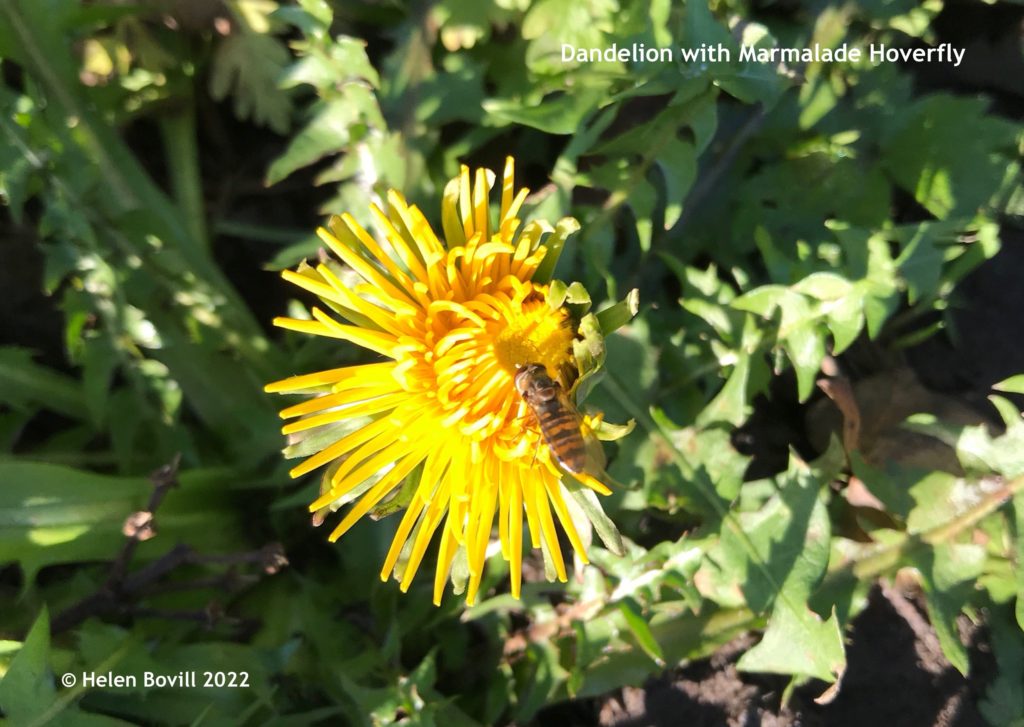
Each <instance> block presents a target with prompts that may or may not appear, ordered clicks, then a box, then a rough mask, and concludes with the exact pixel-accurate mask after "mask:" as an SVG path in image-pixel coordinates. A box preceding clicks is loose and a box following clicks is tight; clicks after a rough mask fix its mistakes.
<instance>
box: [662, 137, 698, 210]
mask: <svg viewBox="0 0 1024 727" xmlns="http://www.w3.org/2000/svg"><path fill="white" fill-rule="evenodd" d="M655 163H656V164H657V165H658V168H659V169H661V173H662V174H663V175H664V176H665V229H666V230H668V229H671V228H672V226H673V225H675V223H676V222H677V221H678V220H679V216H680V215H681V214H682V213H683V202H684V201H685V200H686V195H687V194H689V192H690V187H692V186H693V182H694V180H695V179H696V178H697V150H696V149H695V148H694V146H693V144H692V143H690V142H688V141H683V140H682V139H672V140H671V141H669V142H668V143H667V144H665V145H664V146H662V147H661V149H659V150H658V156H657V158H656V159H655Z"/></svg>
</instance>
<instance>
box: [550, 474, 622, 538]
mask: <svg viewBox="0 0 1024 727" xmlns="http://www.w3.org/2000/svg"><path fill="white" fill-rule="evenodd" d="M562 482H563V483H565V486H566V489H567V490H569V494H570V495H571V496H572V499H573V500H574V501H575V503H576V504H577V505H579V507H580V509H581V510H582V511H583V513H584V515H586V517H587V519H588V520H589V521H590V523H591V524H592V525H593V526H594V530H596V531H597V536H598V537H599V538H601V542H602V543H604V547H606V548H608V550H610V551H611V552H612V553H614V554H615V555H624V554H625V552H626V549H625V547H624V546H623V544H622V535H621V534H620V533H619V529H618V528H616V527H615V523H613V522H612V521H611V519H610V518H609V517H608V516H607V515H606V514H605V512H604V509H603V508H602V507H601V503H600V502H599V501H598V499H597V495H596V494H595V493H594V491H593V490H591V489H590V488H589V487H586V486H584V485H582V484H580V483H579V482H578V481H577V480H576V479H575V478H573V477H566V478H563V480H562Z"/></svg>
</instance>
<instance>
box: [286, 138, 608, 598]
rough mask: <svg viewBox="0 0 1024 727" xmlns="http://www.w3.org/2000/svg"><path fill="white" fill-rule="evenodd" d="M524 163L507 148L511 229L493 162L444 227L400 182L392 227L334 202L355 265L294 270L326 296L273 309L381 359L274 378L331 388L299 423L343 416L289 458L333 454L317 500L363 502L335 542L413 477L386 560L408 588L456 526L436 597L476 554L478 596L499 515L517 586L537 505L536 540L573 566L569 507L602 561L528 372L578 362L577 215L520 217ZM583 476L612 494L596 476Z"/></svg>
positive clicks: (458, 194) (459, 193) (318, 391)
mask: <svg viewBox="0 0 1024 727" xmlns="http://www.w3.org/2000/svg"><path fill="white" fill-rule="evenodd" d="M513 173H514V163H513V160H512V159H511V158H509V159H507V160H506V163H505V169H504V174H503V177H502V182H501V207H500V215H499V219H498V223H497V226H496V227H495V226H492V224H491V214H490V209H489V205H488V199H489V196H490V190H491V187H492V185H493V184H494V181H495V175H494V174H493V173H492V172H490V171H489V170H483V169H480V170H477V171H476V172H475V174H473V175H471V174H470V170H469V169H468V168H467V167H463V168H462V171H461V175H460V176H459V177H457V178H455V179H453V180H451V182H449V184H448V185H447V187H446V188H445V192H444V198H443V202H442V222H443V228H444V240H443V241H442V239H440V238H439V237H438V236H437V235H436V234H435V233H434V231H433V230H432V229H431V226H430V224H429V223H428V222H427V220H426V218H425V217H424V215H423V214H422V212H420V210H419V209H418V208H417V207H416V206H414V205H409V204H407V203H406V201H405V199H404V198H403V197H402V196H401V195H400V194H398V193H396V192H394V191H392V192H390V193H389V194H388V196H387V205H386V206H387V212H384V211H382V210H381V209H379V208H377V207H376V206H373V207H371V212H372V215H373V218H374V221H375V228H376V229H377V230H378V232H379V233H380V238H379V239H375V238H374V237H373V236H371V235H370V234H369V233H367V231H366V230H364V229H363V228H362V227H361V226H360V225H359V224H358V223H357V222H356V221H355V220H354V219H353V218H352V216H351V215H348V214H343V215H341V216H340V217H333V218H332V219H331V220H330V222H329V224H328V229H322V228H321V229H320V230H319V231H318V234H319V236H320V238H321V240H322V241H323V242H324V243H325V244H326V246H327V247H328V248H329V249H330V251H331V252H332V253H333V254H334V255H335V256H337V258H338V259H339V260H340V261H341V263H343V264H344V266H340V265H338V264H337V263H336V262H334V261H329V260H328V261H324V262H321V263H320V264H318V265H316V267H310V266H306V265H304V266H302V267H300V269H299V270H298V271H285V272H284V273H283V275H284V277H285V279H287V280H288V281H290V282H292V283H294V284H296V285H298V286H299V287H301V288H304V289H305V290H307V291H309V292H311V293H313V294H314V295H316V296H318V297H319V298H320V299H321V300H322V301H323V303H324V304H325V307H324V308H320V307H314V308H312V310H311V314H312V317H311V318H310V319H308V320H303V319H297V318H278V319H275V321H274V323H275V324H276V325H278V326H281V327H283V328H287V329H291V330H293V331H299V332H302V333H310V334H314V335H319V336H327V337H331V338H337V339H342V340H344V341H348V342H350V343H354V344H356V345H357V346H361V347H363V348H365V349H367V350H369V351H371V352H373V353H374V354H376V355H377V356H379V357H380V359H381V360H380V361H379V362H377V363H368V364H364V365H358V366H347V367H344V368H337V369H332V370H329V371H321V372H317V373H312V374H306V375H302V376H293V377H291V378H288V379H284V380H283V381H278V382H275V383H272V384H269V385H268V386H267V387H266V390H267V391H268V392H274V393H287V394H296V393H299V394H315V396H313V397H312V398H309V399H307V400H305V401H303V402H302V403H299V404H296V405H294V406H290V407H288V408H286V409H284V410H283V411H282V412H281V416H282V418H284V419H291V420H293V421H291V422H290V423H288V424H287V425H286V426H284V428H283V430H282V431H283V432H284V433H285V434H288V435H305V436H311V433H312V432H313V431H318V432H331V433H333V432H336V431H341V432H343V434H341V435H336V436H335V435H334V434H330V435H328V437H327V438H326V441H325V438H324V437H323V436H320V437H319V438H318V439H317V443H316V444H315V445H314V447H313V448H312V449H313V452H314V453H312V456H310V457H308V459H306V460H305V461H303V462H302V463H301V464H300V465H298V466H297V467H295V468H294V469H292V470H291V476H292V477H299V476H302V475H304V474H306V473H308V472H311V471H313V470H314V469H317V468H319V467H323V466H328V469H327V474H326V475H325V476H324V484H323V486H322V496H321V497H320V498H319V499H317V500H316V501H315V502H313V503H312V504H311V505H310V510H311V511H313V512H316V511H319V510H321V509H322V508H326V507H331V508H336V507H340V506H341V505H344V504H349V503H351V507H350V509H349V510H348V512H347V513H346V514H345V516H344V518H343V519H342V520H341V523H340V524H339V525H338V526H337V527H336V528H335V529H334V531H333V532H332V533H331V535H330V540H331V541H334V540H337V539H338V538H340V537H341V536H342V535H343V534H344V533H345V532H346V531H348V530H349V529H350V528H351V527H352V526H353V525H354V524H355V523H356V522H357V521H358V520H359V519H360V518H362V517H363V516H365V515H367V514H368V513H375V512H377V509H378V508H381V507H382V503H384V504H386V503H387V502H388V501H389V499H395V498H397V497H398V496H399V495H400V494H402V493H407V496H406V497H405V498H403V499H406V500H407V503H404V502H403V503H402V504H405V512H404V515H403V516H402V518H401V521H400V522H399V524H398V529H397V532H396V534H395V537H394V541H393V543H392V545H391V548H390V551H389V552H388V554H387V557H386V558H385V560H384V566H383V569H382V570H381V579H382V580H385V581H386V580H388V578H390V577H391V576H392V574H393V573H394V574H396V576H397V577H398V578H399V579H400V583H401V586H400V587H401V589H402V591H406V590H407V589H408V588H409V585H410V583H411V581H412V579H413V576H414V574H415V573H416V570H417V568H418V567H419V565H420V563H421V561H422V559H423V557H424V554H425V552H426V550H427V547H428V545H429V544H430V542H431V540H432V539H433V538H434V536H435V533H436V532H437V531H438V529H440V531H441V532H440V536H439V538H440V543H439V548H438V556H437V569H436V574H435V579H434V602H435V603H440V598H441V595H442V593H443V591H444V586H445V582H446V580H447V579H448V577H449V573H450V571H451V569H452V564H453V562H454V561H455V559H456V556H457V555H458V554H460V553H462V554H463V555H462V557H463V558H464V561H463V564H464V566H465V568H466V569H467V570H468V585H467V587H466V598H467V602H468V603H470V604H472V603H473V602H474V601H475V599H476V595H477V591H478V590H479V586H480V581H481V577H482V575H483V570H484V562H485V560H486V556H487V552H488V545H489V544H490V542H491V537H492V530H493V525H494V520H495V518H497V521H498V535H499V537H498V541H499V542H500V549H501V555H502V556H503V557H504V559H505V560H506V561H508V563H509V571H510V576H511V590H512V594H513V595H514V596H515V597H517V598H518V596H519V590H520V582H521V576H522V540H523V516H524V514H525V517H526V521H527V528H528V536H529V539H530V542H531V544H532V546H533V547H534V548H538V547H541V548H543V550H544V552H545V554H546V556H547V557H548V558H549V562H550V563H551V565H553V569H554V572H555V574H556V575H557V577H558V578H559V580H562V581H565V580H566V570H565V561H564V558H563V556H562V552H561V549H560V547H559V543H558V535H557V532H556V521H557V523H558V524H560V526H561V529H562V530H563V531H564V532H565V535H566V536H567V538H568V541H569V543H571V545H572V547H573V549H574V550H575V552H576V553H577V554H578V556H579V558H580V559H581V560H582V561H583V562H584V563H585V562H587V556H586V549H585V547H584V539H585V538H584V537H581V535H580V532H579V531H578V530H577V524H576V521H579V518H578V517H576V518H574V517H573V512H576V513H578V512H579V508H578V507H576V508H575V509H574V505H573V503H572V502H571V498H568V497H567V495H568V493H569V488H570V486H572V487H574V488H575V489H579V485H578V484H576V483H573V482H569V481H567V480H568V475H567V474H566V473H563V472H562V471H561V470H560V469H559V467H558V465H557V462H556V461H555V460H554V458H553V456H552V455H551V453H550V452H549V449H548V447H547V446H545V445H544V443H543V440H542V438H541V434H540V432H539V430H538V427H537V422H536V421H535V419H534V417H533V415H532V414H531V412H530V409H529V408H528V406H527V405H526V403H525V402H524V401H523V399H522V397H521V396H520V395H519V394H518V393H517V391H516V388H515V386H514V383H513V378H514V377H515V374H516V372H517V370H518V369H519V367H521V366H523V365H525V364H528V363H539V364H542V365H543V366H544V367H545V368H546V369H547V370H548V372H549V373H550V374H551V375H552V376H559V375H563V373H562V372H565V371H567V370H574V369H575V368H576V362H575V359H574V355H573V340H574V338H575V336H576V327H575V326H574V325H573V324H572V322H571V319H570V317H569V313H568V312H567V310H566V309H565V308H564V307H563V306H562V305H561V304H558V305H552V303H551V301H550V300H549V286H548V285H547V284H546V283H547V280H548V278H550V274H551V271H552V270H553V268H554V262H555V260H556V259H557V256H558V253H559V252H560V250H561V247H562V245H563V243H564V242H565V239H566V237H567V236H568V235H569V234H571V233H572V232H574V231H575V230H576V229H578V224H577V223H576V221H575V220H573V219H571V218H566V219H563V220H562V221H560V222H559V223H558V225H557V226H556V227H554V228H552V227H551V226H550V225H548V224H547V223H544V222H536V221H535V222H531V223H530V224H527V225H525V226H522V224H521V221H520V219H519V218H518V216H517V215H518V214H519V210H520V208H521V206H522V204H523V201H524V200H525V198H526V195H527V190H525V189H522V190H519V192H518V193H516V192H515V190H514V187H513ZM563 289H564V286H563ZM563 383H565V382H564V380H563ZM586 422H589V420H585V423H584V426H586V425H587V424H586ZM346 425H347V426H346ZM332 426H333V427H334V428H335V429H330V428H329V427H332ZM317 450H318V451H317ZM306 453H308V452H306ZM577 478H578V479H579V481H580V482H582V483H583V484H584V485H585V486H587V487H589V488H591V489H593V490H596V491H598V492H601V493H604V494H607V492H608V490H607V488H606V487H605V486H604V485H603V484H602V483H601V482H600V481H598V480H597V479H595V478H593V477H590V476H587V475H579V476H577ZM591 519H593V518H592V517H591ZM583 522H584V523H585V522H586V520H583ZM585 537H589V530H588V531H587V533H586V534H585Z"/></svg>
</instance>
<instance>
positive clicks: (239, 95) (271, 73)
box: [210, 30, 291, 134]
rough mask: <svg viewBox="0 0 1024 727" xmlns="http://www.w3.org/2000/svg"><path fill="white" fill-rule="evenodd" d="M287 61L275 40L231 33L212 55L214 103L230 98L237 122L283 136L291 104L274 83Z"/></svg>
mask: <svg viewBox="0 0 1024 727" xmlns="http://www.w3.org/2000/svg"><path fill="white" fill-rule="evenodd" d="M288 60H289V55H288V50H287V48H285V47H284V44H283V43H281V41H279V40H278V39H277V38H274V37H273V36H271V35H263V34H260V33H256V32H252V31H249V30H240V31H238V32H235V33H233V34H231V35H229V36H228V37H226V38H224V39H223V40H221V42H220V45H219V46H218V47H217V51H216V53H215V54H214V57H213V70H212V72H211V73H210V95H211V96H212V97H213V98H215V99H217V100H218V101H219V100H223V99H225V98H227V96H228V95H232V96H233V97H234V111H235V116H237V117H238V118H239V119H240V120H242V121H246V120H249V119H251V120H252V121H253V122H255V123H256V124H259V125H260V126H269V127H270V128H271V129H273V130H274V131H276V132H277V133H278V134H283V133H285V132H286V131H288V126H289V124H290V122H291V101H290V100H289V98H288V96H287V95H286V94H284V93H283V92H282V91H281V90H280V89H279V88H278V81H279V79H280V77H281V75H282V73H283V71H284V67H285V64H286V63H287V62H288Z"/></svg>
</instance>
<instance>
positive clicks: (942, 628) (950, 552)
mask: <svg viewBox="0 0 1024 727" xmlns="http://www.w3.org/2000/svg"><path fill="white" fill-rule="evenodd" d="M912 558H913V559H914V561H915V564H916V566H917V568H918V570H919V571H920V572H921V580H922V582H923V584H924V589H925V594H926V596H927V607H928V617H929V620H930V621H931V623H932V626H933V627H934V628H935V633H936V635H937V636H938V637H939V645H940V646H941V647H942V653H943V654H944V655H945V656H946V658H947V659H949V663H950V664H952V665H953V666H954V667H955V668H956V670H957V671H959V672H960V673H961V674H963V675H964V676H967V673H968V670H969V666H970V664H969V661H968V656H967V647H965V646H964V644H963V642H962V641H961V640H960V630H959V628H958V627H957V618H958V617H959V616H960V612H961V611H962V610H963V608H964V606H965V605H966V604H967V603H968V601H969V599H970V595H971V592H972V591H973V590H974V582H975V580H976V579H977V577H978V576H979V575H981V573H982V571H983V569H984V566H985V548H984V546H981V545H973V544H950V543H940V544H937V545H936V546H935V547H934V548H932V549H930V550H919V551H916V552H915V553H914V554H913V555H912Z"/></svg>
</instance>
